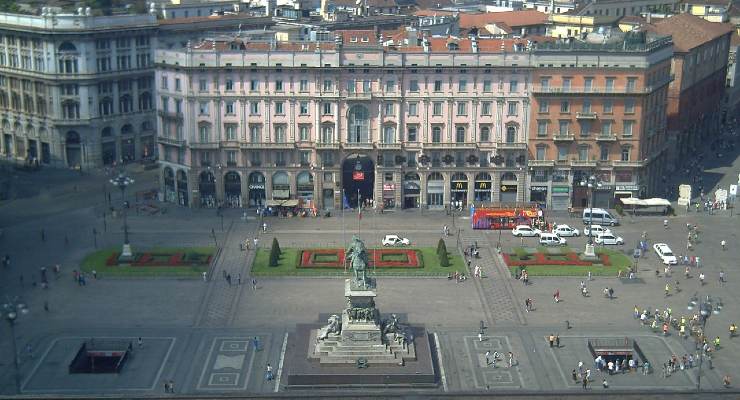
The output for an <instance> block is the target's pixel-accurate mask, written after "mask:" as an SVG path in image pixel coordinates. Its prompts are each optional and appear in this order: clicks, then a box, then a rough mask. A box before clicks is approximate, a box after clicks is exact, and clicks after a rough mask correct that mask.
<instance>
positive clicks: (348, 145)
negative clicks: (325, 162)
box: [342, 142, 373, 150]
mask: <svg viewBox="0 0 740 400" xmlns="http://www.w3.org/2000/svg"><path fill="white" fill-rule="evenodd" d="M342 147H344V148H345V149H358V150H371V149H372V148H373V144H372V143H371V142H345V143H342Z"/></svg>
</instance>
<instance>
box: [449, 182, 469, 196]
mask: <svg viewBox="0 0 740 400" xmlns="http://www.w3.org/2000/svg"><path fill="white" fill-rule="evenodd" d="M451 191H452V192H458V193H459V192H467V191H468V183H467V182H465V181H457V182H452V188H451Z"/></svg>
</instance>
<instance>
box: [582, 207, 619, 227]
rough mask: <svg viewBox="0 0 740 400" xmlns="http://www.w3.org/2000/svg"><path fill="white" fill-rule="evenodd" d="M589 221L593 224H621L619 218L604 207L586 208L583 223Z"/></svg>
mask: <svg viewBox="0 0 740 400" xmlns="http://www.w3.org/2000/svg"><path fill="white" fill-rule="evenodd" d="M589 223H590V224H593V225H609V226H615V225H619V220H618V219H616V218H614V217H613V216H612V215H611V214H609V211H606V210H604V209H603V208H586V209H584V210H583V224H584V225H588V224H589Z"/></svg>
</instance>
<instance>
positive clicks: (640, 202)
mask: <svg viewBox="0 0 740 400" xmlns="http://www.w3.org/2000/svg"><path fill="white" fill-rule="evenodd" d="M619 200H620V201H621V202H622V203H623V204H624V205H626V206H633V205H634V206H666V207H667V206H670V205H671V202H670V201H668V200H666V199H660V198H652V199H638V198H635V197H625V198H621V199H619Z"/></svg>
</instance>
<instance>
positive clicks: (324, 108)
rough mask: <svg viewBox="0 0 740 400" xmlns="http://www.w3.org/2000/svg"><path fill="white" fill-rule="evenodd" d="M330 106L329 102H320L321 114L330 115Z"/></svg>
mask: <svg viewBox="0 0 740 400" xmlns="http://www.w3.org/2000/svg"><path fill="white" fill-rule="evenodd" d="M331 109H332V107H331V103H321V113H322V114H323V115H331V114H332V110H331Z"/></svg>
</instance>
